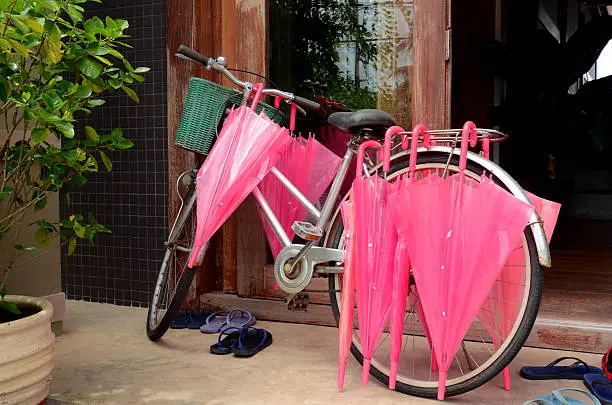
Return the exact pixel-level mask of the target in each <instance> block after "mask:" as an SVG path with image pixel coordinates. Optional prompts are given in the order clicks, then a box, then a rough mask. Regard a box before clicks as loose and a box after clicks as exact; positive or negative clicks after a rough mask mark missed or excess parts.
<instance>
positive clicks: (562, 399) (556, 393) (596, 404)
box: [552, 388, 601, 405]
mask: <svg viewBox="0 0 612 405" xmlns="http://www.w3.org/2000/svg"><path fill="white" fill-rule="evenodd" d="M562 391H572V392H579V393H581V394H584V395H586V396H587V397H589V399H590V400H591V401H593V404H594V405H601V402H600V401H599V399H597V397H596V396H595V395H593V394H591V393H590V392H588V391H585V390H581V389H578V388H561V389H559V390H555V391H553V392H552V394H553V396H554V397H555V398H557V399H558V400H559V401H560V402H561V403H562V404H563V405H566V404H567V405H569V402H568V401H567V400H566V399H565V397H564V396H563V395H561V392H562Z"/></svg>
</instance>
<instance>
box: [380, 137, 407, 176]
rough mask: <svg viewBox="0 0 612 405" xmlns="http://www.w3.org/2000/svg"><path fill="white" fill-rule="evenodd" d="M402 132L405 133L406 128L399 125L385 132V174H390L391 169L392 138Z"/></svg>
mask: <svg viewBox="0 0 612 405" xmlns="http://www.w3.org/2000/svg"><path fill="white" fill-rule="evenodd" d="M402 132H405V131H404V128H402V127H398V126H397V125H395V126H392V127H390V128H389V129H387V132H385V145H384V147H383V172H385V173H389V169H390V168H391V138H393V136H394V135H397V134H399V133H402Z"/></svg>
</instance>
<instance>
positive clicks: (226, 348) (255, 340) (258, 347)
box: [210, 326, 272, 357]
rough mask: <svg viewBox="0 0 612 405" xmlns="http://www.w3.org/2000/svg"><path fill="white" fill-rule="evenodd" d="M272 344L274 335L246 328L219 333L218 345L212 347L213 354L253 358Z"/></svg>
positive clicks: (257, 329) (231, 328) (233, 328)
mask: <svg viewBox="0 0 612 405" xmlns="http://www.w3.org/2000/svg"><path fill="white" fill-rule="evenodd" d="M271 344H272V334H271V333H270V332H268V331H267V330H265V329H260V328H254V327H252V326H245V327H242V328H236V327H228V328H225V329H223V330H222V331H221V333H219V338H218V339H217V343H215V344H213V345H211V346H210V352H211V353H212V354H219V355H224V354H230V353H233V354H234V356H235V357H252V356H254V355H256V354H257V353H259V352H260V351H262V350H263V349H265V348H266V347H268V346H270V345H271Z"/></svg>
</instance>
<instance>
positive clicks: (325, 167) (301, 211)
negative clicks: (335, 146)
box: [259, 136, 342, 258]
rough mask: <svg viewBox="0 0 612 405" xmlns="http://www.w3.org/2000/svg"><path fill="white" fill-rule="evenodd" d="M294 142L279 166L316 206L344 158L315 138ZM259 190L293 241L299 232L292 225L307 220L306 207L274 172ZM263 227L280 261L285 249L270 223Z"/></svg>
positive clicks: (274, 253) (280, 160) (266, 178)
mask: <svg viewBox="0 0 612 405" xmlns="http://www.w3.org/2000/svg"><path fill="white" fill-rule="evenodd" d="M291 139H292V140H291V142H290V144H289V147H287V149H285V152H284V153H283V155H282V156H281V157H280V159H278V161H277V162H276V164H275V167H276V168H277V169H278V170H279V171H280V172H281V173H282V174H283V175H284V176H285V177H286V178H287V179H288V180H289V181H290V182H291V183H292V184H293V185H294V186H295V187H296V188H297V189H298V190H300V192H302V194H304V196H305V197H306V198H307V199H308V201H310V202H312V203H313V204H314V203H316V202H317V201H318V200H319V199H320V198H321V196H322V195H323V192H325V190H326V189H327V187H328V186H329V185H330V184H331V182H332V180H333V179H334V176H335V174H336V172H337V170H338V167H340V163H341V161H342V159H340V158H339V157H338V156H336V155H335V154H334V153H333V152H331V151H329V150H328V149H327V148H325V147H324V146H323V145H321V144H320V143H319V142H318V141H317V140H316V139H315V138H314V137H313V136H309V137H308V140H306V139H304V138H301V137H299V138H291ZM259 190H260V191H261V193H262V194H263V195H264V197H266V200H267V201H268V204H269V205H270V208H272V210H273V211H274V213H275V214H276V215H277V217H278V220H279V222H280V224H281V225H282V226H283V229H284V230H285V232H286V233H287V236H289V239H292V238H293V236H294V235H295V233H294V232H293V231H292V230H291V225H293V223H294V222H295V221H303V220H305V219H306V217H307V216H308V211H307V210H306V208H304V206H302V204H300V203H299V202H298V200H297V199H296V198H295V197H294V196H293V195H292V194H291V193H290V192H289V191H288V190H287V187H285V186H284V185H283V184H282V183H281V182H280V181H279V180H278V178H277V177H276V176H274V175H273V174H272V173H268V174H267V175H266V177H264V179H263V181H262V182H261V184H260V185H259ZM260 215H262V214H261V212H260ZM262 219H263V218H262ZM263 224H264V229H265V231H266V236H267V238H268V243H269V244H270V248H271V250H272V254H273V255H274V258H276V256H277V255H278V254H279V253H280V251H281V250H282V248H283V247H282V245H281V243H280V241H279V240H278V238H277V237H276V235H275V234H274V231H273V230H272V228H271V227H270V225H269V224H268V222H267V221H263Z"/></svg>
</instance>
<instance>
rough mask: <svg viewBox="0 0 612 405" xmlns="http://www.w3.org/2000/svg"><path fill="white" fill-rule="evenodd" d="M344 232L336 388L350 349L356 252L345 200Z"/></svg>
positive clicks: (351, 214) (340, 383)
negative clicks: (344, 243)
mask: <svg viewBox="0 0 612 405" xmlns="http://www.w3.org/2000/svg"><path fill="white" fill-rule="evenodd" d="M340 210H341V212H342V222H343V224H344V234H345V240H346V245H345V249H346V250H345V256H344V273H343V275H342V302H341V307H340V324H339V325H338V389H339V390H341V389H342V388H343V387H344V375H345V374H346V361H347V359H348V354H349V351H350V349H351V340H352V337H353V316H354V314H353V313H354V305H355V274H354V273H355V260H356V259H357V253H356V251H355V247H354V244H353V231H354V229H355V215H354V211H353V202H352V201H350V200H349V201H345V202H343V203H342V204H341V205H340Z"/></svg>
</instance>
